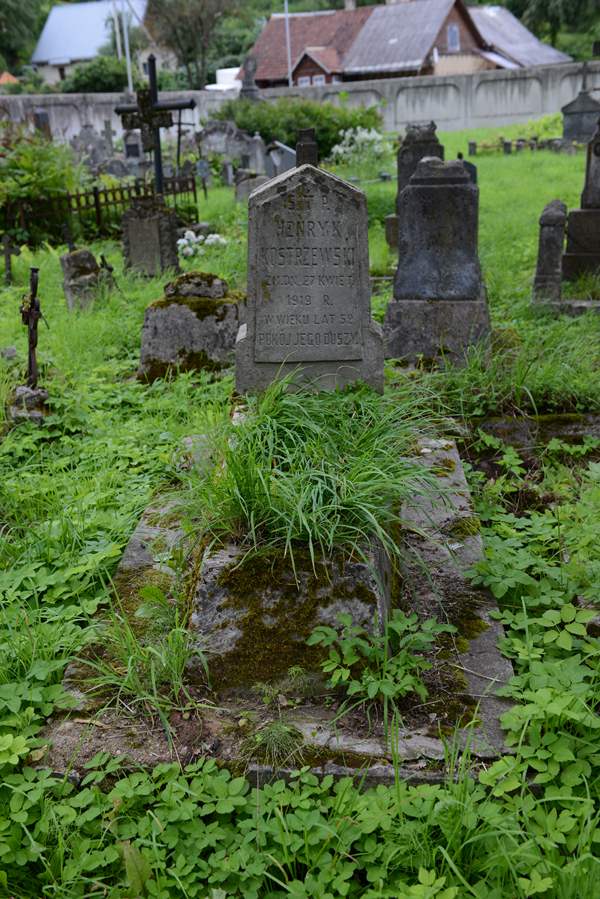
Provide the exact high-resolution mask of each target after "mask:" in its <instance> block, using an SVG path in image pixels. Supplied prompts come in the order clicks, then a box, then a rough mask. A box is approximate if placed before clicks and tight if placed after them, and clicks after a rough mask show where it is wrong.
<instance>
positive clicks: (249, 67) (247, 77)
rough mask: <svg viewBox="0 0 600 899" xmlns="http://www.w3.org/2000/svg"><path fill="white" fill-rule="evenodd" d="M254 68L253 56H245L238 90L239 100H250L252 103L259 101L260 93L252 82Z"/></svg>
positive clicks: (254, 73) (255, 65) (254, 72)
mask: <svg viewBox="0 0 600 899" xmlns="http://www.w3.org/2000/svg"><path fill="white" fill-rule="evenodd" d="M256 67H257V64H256V59H255V58H254V56H247V57H246V60H245V62H244V77H243V79H242V86H241V88H240V99H242V100H251V101H252V102H253V103H255V102H256V101H258V100H260V91H259V89H258V87H257V86H256V81H255V80H254V76H255V75H256Z"/></svg>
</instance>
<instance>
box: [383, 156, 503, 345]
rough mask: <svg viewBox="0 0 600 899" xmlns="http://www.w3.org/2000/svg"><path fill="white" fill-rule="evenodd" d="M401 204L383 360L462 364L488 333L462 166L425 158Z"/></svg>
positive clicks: (472, 190) (473, 205)
mask: <svg viewBox="0 0 600 899" xmlns="http://www.w3.org/2000/svg"><path fill="white" fill-rule="evenodd" d="M401 200H402V201H401V204H400V215H399V220H398V250H399V262H398V268H397V271H396V277H395V280H394V298H393V300H392V302H390V304H389V305H388V308H387V311H386V315H385V322H384V336H385V340H386V356H387V357H393V358H403V359H406V360H408V361H410V362H414V361H416V360H417V359H418V358H419V357H424V358H426V359H435V358H441V357H446V358H450V359H452V360H454V361H457V362H458V361H461V360H463V359H464V355H465V351H466V348H467V347H468V346H469V345H470V344H472V343H474V342H476V341H479V340H482V339H483V338H485V337H486V336H487V334H488V333H489V329H490V320H489V312H488V306H487V299H486V293H485V287H484V284H483V280H482V275H481V267H480V264H479V257H478V253H477V240H478V219H479V190H478V188H477V187H476V186H475V185H474V184H473V183H472V181H471V179H470V178H469V175H468V174H467V172H466V171H465V169H464V166H463V163H462V162H461V161H459V160H457V161H455V162H447V163H444V162H442V160H441V159H439V158H430V159H427V158H426V159H423V160H421V162H419V164H418V165H417V170H416V172H415V174H414V175H413V177H412V178H411V180H410V182H409V183H408V185H407V187H405V188H404V191H403V192H402V198H401Z"/></svg>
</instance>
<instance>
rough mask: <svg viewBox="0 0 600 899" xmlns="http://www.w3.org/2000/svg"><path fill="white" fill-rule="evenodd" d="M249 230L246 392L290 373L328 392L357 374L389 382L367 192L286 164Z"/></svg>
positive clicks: (262, 196)
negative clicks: (374, 312) (376, 309)
mask: <svg viewBox="0 0 600 899" xmlns="http://www.w3.org/2000/svg"><path fill="white" fill-rule="evenodd" d="M248 238H249V239H248V264H249V276H248V307H247V316H246V321H245V322H244V324H242V325H241V327H240V329H239V332H238V337H237V343H236V386H237V390H238V392H240V393H247V392H253V391H256V390H261V389H264V388H265V387H267V386H268V384H269V383H271V381H273V380H275V379H277V378H280V377H283V376H284V375H286V374H289V373H294V374H293V379H294V381H295V382H304V383H307V382H312V386H314V387H315V388H316V389H321V390H324V389H334V388H336V387H343V386H345V385H347V384H350V383H353V382H355V381H364V382H365V383H367V384H369V385H370V386H371V387H374V388H375V389H377V390H381V389H382V388H383V344H382V336H381V331H380V328H379V325H377V324H376V323H375V322H373V320H372V319H371V304H370V286H369V258H368V242H367V211H366V201H365V196H364V194H363V193H362V191H360V190H357V189H356V188H355V187H352V186H351V185H349V184H347V183H346V182H344V181H342V180H340V179H339V178H337V177H335V176H334V175H331V174H329V173H326V172H322V171H320V170H319V169H316V168H314V167H313V166H310V165H305V166H301V167H300V168H296V169H293V170H291V171H289V172H285V173H284V174H282V175H280V176H278V177H277V178H274V179H272V180H271V181H269V182H268V183H267V184H265V185H264V186H262V187H260V188H258V189H257V190H255V191H254V192H253V193H252V194H251V196H250V201H249V225H248Z"/></svg>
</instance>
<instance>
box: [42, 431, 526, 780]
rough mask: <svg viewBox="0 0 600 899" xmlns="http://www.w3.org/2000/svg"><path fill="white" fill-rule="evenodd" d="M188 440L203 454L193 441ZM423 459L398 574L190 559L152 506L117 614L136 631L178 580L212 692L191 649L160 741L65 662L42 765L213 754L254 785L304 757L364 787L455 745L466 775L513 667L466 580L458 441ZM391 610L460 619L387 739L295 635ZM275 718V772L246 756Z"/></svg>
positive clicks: (483, 751)
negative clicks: (421, 484)
mask: <svg viewBox="0 0 600 899" xmlns="http://www.w3.org/2000/svg"><path fill="white" fill-rule="evenodd" d="M195 444H196V446H200V447H202V440H198V439H196V441H195ZM419 454H420V455H419V457H420V459H421V460H422V462H423V464H424V465H426V466H427V467H429V468H430V469H431V470H432V471H433V472H434V473H435V474H436V476H437V478H436V482H437V483H439V492H436V493H435V494H434V495H432V494H431V493H430V494H428V495H421V496H414V497H413V498H412V499H411V501H410V503H407V504H406V506H405V507H404V509H403V510H402V511H403V519H404V521H405V522H406V524H407V530H406V531H405V532H404V535H403V536H404V540H405V543H406V550H407V552H406V554H405V560H406V561H405V563H404V564H403V566H402V568H401V570H400V571H399V572H396V573H392V571H391V569H390V566H389V565H388V563H387V562H386V560H385V557H384V555H383V553H381V552H377V551H376V550H375V549H372V550H371V552H370V553H368V554H367V557H366V559H365V560H362V561H361V560H360V559H357V558H352V559H349V558H344V557H342V555H341V554H334V556H333V557H332V558H328V559H324V558H319V557H318V556H317V558H316V560H315V565H314V567H313V566H312V565H311V563H310V561H309V559H308V558H307V557H306V554H304V555H303V554H302V552H299V553H298V555H297V559H296V572H295V573H294V571H293V569H292V566H291V563H290V560H289V558H287V559H286V558H284V557H282V555H281V554H279V555H274V554H273V553H271V554H267V555H262V556H261V555H258V556H256V555H255V556H253V557H252V558H250V557H248V558H247V559H244V558H243V553H242V550H241V548H240V547H238V546H235V545H228V546H223V547H220V548H219V549H214V550H211V551H207V550H204V551H203V552H201V553H200V554H199V553H198V552H197V551H196V552H194V551H193V546H192V545H191V544H190V543H186V539H185V538H184V537H183V531H182V529H181V527H180V520H181V515H180V513H179V511H178V508H179V507H178V504H177V499H176V498H171V499H170V500H169V501H164V502H162V503H161V502H160V501H159V502H155V503H154V504H153V506H152V507H151V508H149V509H148V510H147V511H146V512H145V513H144V516H143V517H142V520H141V522H140V524H139V526H138V528H137V530H136V531H135V533H134V534H133V536H132V538H131V541H130V543H129V545H128V547H127V549H126V551H125V554H124V556H123V559H122V561H121V563H120V565H119V568H118V570H117V573H116V576H115V586H116V589H117V591H118V594H119V598H120V603H121V608H122V610H123V613H124V614H127V616H128V620H129V621H130V623H131V625H132V627H134V628H139V627H140V626H141V625H142V623H143V621H142V620H141V619H140V618H139V617H136V614H135V613H136V609H137V608H139V606H140V605H141V604H142V603H144V602H145V600H144V599H143V598H142V596H141V595H140V590H141V589H142V588H143V587H144V586H145V585H148V584H152V585H154V586H158V587H159V588H160V589H161V590H162V591H163V592H164V594H165V596H167V597H169V596H170V595H171V593H172V592H173V591H176V590H177V589H178V588H179V589H180V585H181V583H182V582H183V583H187V590H186V596H187V601H188V603H189V604H190V608H191V621H190V625H191V628H192V631H193V635H194V638H193V639H194V641H195V643H196V645H197V646H198V647H199V648H202V650H203V651H204V652H205V653H206V658H207V661H208V666H209V671H210V677H211V687H212V690H208V689H207V686H206V679H205V672H204V669H203V666H202V665H201V664H200V663H199V662H198V661H194V656H192V661H191V662H190V664H189V667H188V684H187V690H188V697H189V699H190V701H189V702H188V704H187V707H186V711H185V712H175V713H173V714H172V715H171V716H170V719H169V724H170V728H171V734H170V736H169V737H167V735H166V734H165V733H164V730H163V728H162V726H161V725H160V723H159V722H158V720H157V721H156V722H151V721H150V719H149V717H148V716H146V717H145V718H143V717H140V718H135V719H132V718H128V717H127V716H126V715H124V714H121V713H119V712H118V711H116V710H109V711H107V710H106V709H105V706H106V701H107V698H108V697H106V696H102V695H96V694H94V693H93V691H92V690H91V689H90V682H89V680H88V677H89V674H90V672H89V668H88V667H86V665H85V662H80V663H79V664H78V665H71V666H69V669H68V670H67V673H66V676H65V687H66V689H67V690H68V691H69V692H70V693H71V695H72V696H73V701H74V705H75V709H74V710H73V711H71V712H70V713H67V714H66V715H65V714H63V713H61V714H60V715H57V716H56V717H55V719H53V720H52V721H50V722H49V723H48V725H47V726H46V728H45V730H44V733H43V739H44V742H46V743H47V744H48V746H49V749H48V752H47V754H46V755H45V756H44V758H43V761H42V762H41V764H43V765H44V766H45V767H48V766H49V767H51V768H52V770H53V771H55V772H63V771H64V772H66V771H67V770H68V771H69V774H70V777H72V778H74V779H77V778H78V777H79V776H81V775H82V774H83V773H85V772H84V771H83V766H84V765H85V763H86V762H87V761H89V759H91V758H92V757H93V756H94V754H95V753H96V752H98V751H100V750H103V751H108V752H109V753H111V754H112V755H119V756H120V757H122V758H123V760H124V761H127V762H130V763H132V764H136V765H147V766H149V767H150V766H154V765H156V764H157V763H159V762H161V761H169V760H175V759H178V760H179V761H180V762H182V763H184V764H185V763H188V762H190V761H192V760H193V759H195V758H198V757H200V756H210V757H214V758H216V759H217V760H218V761H219V762H220V763H222V764H225V765H227V767H229V768H231V769H233V770H235V771H238V772H240V773H245V774H246V776H247V777H249V778H250V779H252V780H253V781H264V780H265V779H268V778H270V777H271V776H286V774H288V773H289V772H290V771H291V770H292V769H295V768H298V767H300V766H301V765H307V766H309V767H310V768H311V769H312V770H313V771H314V772H315V773H316V774H318V775H325V774H333V775H334V776H344V775H350V776H353V777H354V776H355V777H356V778H357V780H358V781H360V782H361V783H363V784H364V785H373V784H376V783H392V782H393V781H394V780H395V778H396V777H397V776H400V777H403V778H406V779H409V780H411V781H415V782H419V781H420V782H436V781H442V780H443V779H444V778H445V777H447V776H448V774H449V770H448V768H447V759H448V758H449V755H452V752H459V753H460V751H461V750H466V751H467V753H468V758H469V765H470V767H471V768H472V769H473V770H476V769H477V768H478V767H479V766H480V765H481V764H483V763H486V762H488V761H489V760H491V759H494V758H497V757H498V756H499V755H501V754H502V753H503V752H504V742H503V734H502V730H501V728H500V724H499V718H500V715H501V714H502V713H503V712H504V711H505V710H506V709H507V704H506V701H504V700H502V699H500V698H498V696H497V691H498V689H499V688H500V687H502V686H503V685H504V684H506V682H507V681H508V679H509V678H510V677H511V675H512V667H511V665H510V662H509V661H508V660H506V659H505V658H504V657H503V656H502V655H501V654H500V652H499V650H498V641H499V640H500V639H501V638H502V636H503V631H502V627H501V625H500V624H499V623H498V622H497V621H496V620H495V619H494V618H493V613H494V611H495V610H496V606H495V603H494V602H493V601H492V600H491V598H490V597H489V595H488V594H486V593H484V592H481V591H478V590H475V589H473V587H472V586H471V585H470V582H469V579H468V577H467V571H468V570H469V569H470V568H471V566H472V565H473V563H475V562H477V561H478V560H479V559H480V558H481V556H482V542H481V538H480V535H479V522H478V520H477V518H476V517H475V516H474V514H473V510H472V507H471V502H470V496H469V491H468V487H467V483H466V480H465V476H464V473H463V469H462V466H461V462H460V458H459V456H458V453H457V451H456V447H455V446H454V444H453V443H451V442H448V441H444V440H442V441H432V440H429V441H424V442H423V443H422V444H421V446H420V448H419ZM206 461H207V460H206V459H204V460H203V464H206ZM187 539H188V540H189V538H187ZM169 552H171V553H172V555H171V559H175V558H177V559H179V560H182V559H186V560H187V561H186V563H185V564H184V565H183V566H182V567H181V568H179V569H178V568H177V565H175V564H172V563H171V562H169V561H168V557H169ZM165 559H167V561H165ZM179 564H181V563H179ZM182 579H183V580H182ZM390 607H391V608H395V607H397V608H401V609H402V610H404V611H405V612H406V613H410V612H412V611H414V612H415V613H416V614H417V615H418V616H419V617H420V618H421V620H425V619H427V618H431V617H435V618H437V619H438V621H440V622H444V623H451V624H454V625H455V627H456V628H457V632H456V634H452V635H444V637H443V638H440V640H439V642H438V644H437V645H436V647H435V649H434V650H433V651H432V652H431V653H430V654H429V657H428V660H429V661H430V662H431V666H432V667H431V669H430V670H429V671H427V672H425V675H424V680H425V683H426V686H427V689H428V692H429V695H428V697H427V699H426V700H425V701H422V700H421V699H419V698H417V697H416V696H414V695H412V696H408V697H406V698H405V700H403V702H402V703H401V705H400V707H399V710H398V711H399V717H398V719H397V721H396V726H395V727H394V728H393V732H391V733H390V732H388V734H387V736H386V734H385V732H384V729H383V725H382V722H381V720H380V718H379V716H378V715H377V714H373V713H371V715H370V716H368V715H367V714H365V712H364V710H362V709H355V710H354V711H353V712H352V713H350V714H347V715H340V714H339V713H340V702H341V697H340V694H339V693H338V694H336V693H335V692H334V691H331V690H329V689H327V687H326V684H325V678H324V675H323V674H322V672H321V670H320V665H319V661H320V657H319V655H318V652H317V648H316V647H308V646H306V644H305V640H306V637H307V636H308V634H309V633H310V632H311V631H312V628H313V627H314V626H315V625H317V624H319V623H332V624H333V623H335V616H336V614H337V613H339V612H342V611H344V612H346V613H348V614H350V615H351V617H352V619H353V620H354V621H356V622H357V623H360V624H363V625H367V627H371V628H372V627H377V626H378V624H377V621H378V620H380V618H381V616H382V615H383V614H384V613H385V612H386V610H388V609H389V608H390ZM99 627H100V628H101V627H102V622H101V621H100V622H99ZM90 651H93V650H90ZM103 651H104V647H103V646H102V645H101V646H99V647H98V652H99V653H102V652H103ZM103 709H104V710H103ZM82 712H83V713H84V714H82ZM273 722H277V723H279V724H284V725H285V727H286V728H287V729H288V732H290V733H293V734H294V735H295V739H296V742H297V747H296V750H295V752H294V756H293V758H290V759H289V760H283V761H280V762H279V763H278V764H277V766H276V768H274V767H273V764H272V763H271V762H269V761H268V760H266V759H265V758H264V757H262V756H261V755H260V753H259V752H257V751H256V752H255V751H254V750H253V749H252V747H257V746H260V734H261V733H262V732H263V731H264V729H265V728H266V727H268V726H269V724H271V723H273ZM449 746H452V747H453V750H452V752H450V753H449V751H448V747H449ZM249 747H250V749H249Z"/></svg>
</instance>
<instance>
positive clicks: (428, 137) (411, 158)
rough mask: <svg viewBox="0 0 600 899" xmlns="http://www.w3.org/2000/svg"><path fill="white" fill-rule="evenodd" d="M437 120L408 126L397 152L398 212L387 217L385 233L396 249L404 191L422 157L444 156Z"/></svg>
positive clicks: (441, 157) (391, 245)
mask: <svg viewBox="0 0 600 899" xmlns="http://www.w3.org/2000/svg"><path fill="white" fill-rule="evenodd" d="M436 130H437V125H436V124H435V122H426V123H422V124H421V123H414V124H410V123H409V124H408V125H407V126H406V134H405V135H404V138H403V140H402V143H401V144H400V148H399V149H398V154H397V157H396V158H397V168H398V185H397V188H396V212H395V214H394V215H388V216H386V218H385V235H386V240H387V243H388V246H390V247H391V248H392V249H395V248H396V247H397V246H398V244H397V239H398V222H397V217H398V215H399V214H400V204H401V202H402V201H401V195H402V191H403V190H404V188H405V187H406V185H407V184H408V182H409V181H410V179H411V178H412V176H413V175H414V173H415V170H416V168H417V165H418V163H419V162H420V161H421V159H424V158H425V157H426V156H435V157H437V158H438V159H443V158H444V147H443V145H442V144H441V143H440V141H439V139H438V136H437V134H436V133H435V132H436Z"/></svg>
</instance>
